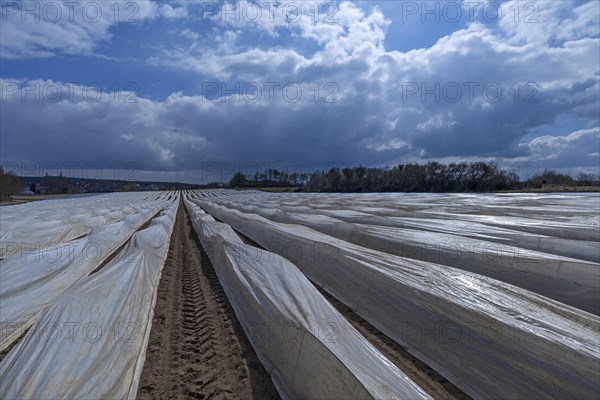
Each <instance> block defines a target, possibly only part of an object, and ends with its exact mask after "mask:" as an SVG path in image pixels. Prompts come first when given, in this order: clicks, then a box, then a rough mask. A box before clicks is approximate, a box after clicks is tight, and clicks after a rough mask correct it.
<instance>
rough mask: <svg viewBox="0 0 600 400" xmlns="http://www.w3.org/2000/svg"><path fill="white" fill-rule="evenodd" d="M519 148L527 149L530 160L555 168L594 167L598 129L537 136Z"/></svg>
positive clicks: (598, 136)
mask: <svg viewBox="0 0 600 400" xmlns="http://www.w3.org/2000/svg"><path fill="white" fill-rule="evenodd" d="M521 146H524V147H526V148H528V150H529V152H530V154H531V155H530V159H531V160H534V161H539V162H541V163H543V162H548V163H549V165H552V166H555V167H562V168H566V167H571V166H580V167H596V168H599V169H600V164H598V162H599V161H598V152H597V151H596V152H593V150H599V149H600V128H592V129H583V130H579V131H575V132H572V133H570V134H568V135H566V136H550V135H544V136H539V137H536V138H534V139H532V140H531V141H529V142H528V143H523V144H522V145H521Z"/></svg>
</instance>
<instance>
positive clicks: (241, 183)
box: [229, 161, 598, 193]
mask: <svg viewBox="0 0 600 400" xmlns="http://www.w3.org/2000/svg"><path fill="white" fill-rule="evenodd" d="M597 184H598V177H597V176H594V175H592V174H587V173H583V172H581V173H579V175H578V176H577V177H576V178H573V177H571V176H570V175H569V174H565V173H559V172H557V171H554V170H548V169H546V170H543V171H539V172H537V173H536V174H534V175H533V176H531V177H530V178H528V179H525V180H521V178H520V177H519V176H518V174H517V173H516V172H514V171H506V170H503V169H501V168H500V167H499V166H498V164H496V163H494V162H485V161H480V162H457V163H447V164H446V163H440V162H436V161H430V162H428V163H425V164H419V163H407V164H399V165H395V166H393V167H383V168H378V167H365V166H358V167H353V168H331V169H329V170H327V171H315V172H313V173H303V174H298V173H294V174H286V173H285V172H282V171H278V170H266V171H265V172H264V173H256V174H254V175H253V176H245V175H244V174H242V173H241V172H238V173H237V174H235V175H234V176H233V178H232V179H231V180H230V182H229V187H232V188H242V187H246V188H252V187H256V188H258V187H277V186H279V187H281V186H286V187H293V188H298V189H299V190H300V189H301V190H303V191H308V192H347V193H360V192H489V191H499V190H510V189H527V188H541V187H543V186H545V185H563V186H591V185H597Z"/></svg>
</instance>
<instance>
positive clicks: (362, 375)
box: [186, 201, 430, 399]
mask: <svg viewBox="0 0 600 400" xmlns="http://www.w3.org/2000/svg"><path fill="white" fill-rule="evenodd" d="M186 206H187V207H188V210H189V211H190V215H191V218H192V221H193V225H194V228H195V230H196V232H197V233H198V235H199V237H200V240H201V242H202V244H203V246H204V247H205V248H206V250H207V253H208V255H209V257H210V259H211V261H212V262H213V265H214V267H215V271H216V272H217V276H218V278H219V281H220V282H221V285H222V286H223V289H224V290H225V293H226V294H227V297H228V299H229V301H230V303H231V304H232V306H233V309H234V311H235V313H236V316H237V317H238V320H239V321H240V323H241V325H242V327H243V328H244V331H245V332H246V334H247V335H248V336H249V337H250V339H251V343H252V346H253V347H254V349H255V351H256V353H257V354H258V356H259V358H260V360H261V362H262V363H263V365H264V366H265V369H266V370H267V372H268V373H269V374H270V375H271V377H272V379H273V382H274V384H275V386H276V387H277V390H278V392H279V393H280V395H281V396H282V397H283V398H286V399H300V398H302V399H368V398H371V399H392V398H393V399H427V398H430V397H429V396H428V395H427V394H426V393H425V392H424V391H423V390H422V389H421V388H420V387H419V386H418V385H417V384H415V383H414V382H413V381H412V380H411V379H410V378H408V377H407V376H406V375H405V374H404V373H403V372H401V371H400V370H399V369H398V368H397V367H396V366H394V365H393V364H392V363H391V362H390V361H389V360H388V359H387V358H386V357H385V356H384V355H383V354H381V353H380V352H379V351H378V350H377V349H375V348H374V347H373V346H372V345H371V344H370V343H369V342H368V341H367V340H366V339H365V338H364V337H363V336H362V335H361V334H360V333H359V332H358V331H356V329H355V328H354V327H352V325H350V323H349V322H348V321H347V320H346V319H345V318H344V317H343V316H342V315H341V314H340V313H339V312H338V311H337V310H336V309H335V308H334V307H333V306H332V305H331V304H330V303H329V302H328V301H327V300H326V299H325V298H324V297H323V296H322V295H321V294H320V293H319V292H318V291H317V290H316V288H315V287H314V286H313V285H312V284H311V283H310V282H309V281H308V279H306V277H305V276H304V275H303V274H302V273H301V272H300V271H299V270H298V269H297V268H296V266H295V265H293V264H292V263H290V262H289V261H287V260H286V259H284V258H282V257H279V256H276V255H274V254H272V253H269V252H266V251H263V250H260V249H258V248H255V247H249V246H245V245H244V243H243V242H242V241H241V240H240V238H239V237H238V236H237V234H235V233H234V232H233V230H232V229H231V228H230V227H229V226H227V225H225V224H222V223H218V222H215V220H214V219H213V218H212V217H211V216H209V215H207V214H204V212H203V211H202V210H200V209H199V208H198V207H196V206H194V205H192V204H191V203H189V202H187V201H186Z"/></svg>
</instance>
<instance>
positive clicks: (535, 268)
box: [219, 196, 600, 315]
mask: <svg viewBox="0 0 600 400" xmlns="http://www.w3.org/2000/svg"><path fill="white" fill-rule="evenodd" d="M247 197H248V199H247V201H244V202H236V201H226V198H225V200H220V201H219V203H220V204H222V205H225V206H227V207H231V208H235V209H238V210H239V211H242V212H251V213H256V214H259V215H261V216H263V217H266V218H269V219H271V220H273V221H276V222H283V223H294V224H300V225H304V226H308V227H310V228H313V229H315V230H317V231H319V232H322V233H325V234H328V235H331V236H333V237H336V238H339V239H342V240H347V241H349V242H352V243H355V244H358V245H361V246H365V247H368V248H371V249H375V250H380V251H384V252H386V253H390V254H395V255H399V256H402V257H407V258H413V259H417V260H422V261H430V262H435V263H438V264H444V265H449V266H452V267H456V268H460V269H464V270H467V271H471V272H476V273H478V274H482V275H486V276H489V277H491V278H495V279H499V280H502V281H504V282H507V283H510V284H513V285H517V286H519V287H522V288H524V289H528V290H532V291H534V292H536V293H539V294H541V295H544V296H548V297H550V298H552V299H555V300H558V301H561V302H563V303H565V304H569V305H572V306H575V307H578V308H580V309H582V310H584V311H588V312H591V313H594V314H596V315H598V314H600V264H598V263H597V262H590V261H586V260H578V259H574V258H567V257H562V256H558V255H554V254H549V253H543V252H538V251H529V250H524V249H522V248H521V247H520V246H519V244H520V243H519V242H516V243H515V242H514V241H513V242H512V243H513V244H516V245H514V246H513V245H507V244H502V243H497V241H494V242H490V241H489V240H488V238H489V237H490V235H491V234H493V232H491V231H493V229H494V228H491V227H488V230H489V231H490V232H489V234H488V235H483V234H480V235H479V236H478V237H477V236H476V237H477V238H472V237H467V236H461V235H456V234H454V233H450V232H451V229H450V228H447V229H446V230H445V232H440V231H437V232H436V231H431V230H421V229H418V228H419V227H420V226H422V225H421V224H420V223H419V221H417V220H416V219H412V221H409V222H405V224H406V225H408V226H410V227H411V229H407V228H398V227H389V226H377V225H371V224H354V223H348V222H343V221H342V220H340V219H336V218H332V217H329V216H326V215H319V214H315V213H308V214H307V213H296V212H285V211H280V208H281V207H276V208H275V207H265V206H259V205H256V204H257V203H256V202H254V201H253V198H252V196H247ZM242 199H244V200H246V198H245V197H244V198H242ZM239 200H241V199H238V201H239ZM247 203H249V204H247ZM371 218H377V217H373V216H371ZM380 218H381V217H380ZM368 220H369V217H365V218H364V219H363V221H365V222H366V221H368ZM406 220H408V219H406V218H405V219H403V221H406ZM393 222H396V223H397V224H400V223H402V222H398V221H397V219H396V220H394V221H393ZM444 222H449V221H444V220H442V221H441V223H440V225H443V223H444ZM431 224H433V223H431ZM465 225H468V223H464V224H457V225H456V226H454V232H456V231H457V230H458V229H461V228H462V229H463V230H467V232H468V229H469V227H468V226H465ZM425 226H427V225H425ZM520 237H522V235H520ZM552 239H555V238H552ZM560 241H566V242H573V241H567V240H565V239H556V240H555V241H554V242H553V243H554V244H555V245H557V244H559V242H560ZM546 243H547V242H546ZM576 243H581V242H576ZM583 243H584V244H587V246H584V245H581V246H580V247H579V249H580V250H590V251H589V253H588V255H589V257H590V258H592V256H593V249H595V250H596V253H597V252H600V246H599V244H598V243H592V242H583ZM565 251H566V249H565ZM597 257H600V255H598V254H597ZM597 257H596V258H597Z"/></svg>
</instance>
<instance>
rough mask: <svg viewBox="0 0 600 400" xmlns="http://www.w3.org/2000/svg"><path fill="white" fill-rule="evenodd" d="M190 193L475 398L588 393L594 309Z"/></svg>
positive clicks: (597, 359)
mask: <svg viewBox="0 0 600 400" xmlns="http://www.w3.org/2000/svg"><path fill="white" fill-rule="evenodd" d="M211 200H212V199H211V198H210V197H207V198H206V199H200V200H194V202H197V203H198V204H199V205H201V206H202V207H203V208H204V209H205V210H206V211H207V212H209V213H210V214H211V215H213V216H214V217H215V218H218V219H220V220H222V221H223V222H225V223H227V224H230V225H231V226H232V227H233V228H235V229H238V230H239V231H240V232H242V233H243V234H245V235H247V236H249V237H250V238H252V239H253V240H255V241H257V242H258V243H259V244H261V245H262V246H264V247H265V248H267V249H269V250H272V251H274V252H275V253H278V254H280V255H282V256H284V257H286V258H288V259H290V260H291V261H292V262H294V263H295V264H296V265H297V266H298V267H299V268H300V269H301V270H302V272H304V273H305V274H306V275H307V276H308V277H309V278H310V279H312V280H314V281H315V282H317V283H318V284H320V285H321V286H323V287H324V288H325V289H326V290H328V291H329V292H330V293H332V294H333V295H334V296H335V297H336V298H338V299H339V300H341V301H342V302H344V303H345V304H347V305H348V306H349V307H351V308H352V309H353V310H354V311H356V312H357V313H358V314H359V315H361V316H362V317H363V318H365V319H366V320H367V321H369V322H370V323H371V324H373V325H374V326H375V327H377V328H378V329H380V330H381V331H382V332H384V333H385V334H386V335H388V336H389V337H391V338H392V339H394V340H395V341H397V342H398V343H400V344H402V345H404V346H406V347H407V349H408V350H409V351H410V352H411V353H413V354H415V355H416V356H417V357H419V358H420V359H421V360H423V361H425V362H426V363H427V364H429V365H430V366H431V367H433V368H434V369H436V370H437V371H438V372H439V373H441V374H442V375H443V376H445V377H446V378H447V379H448V380H450V381H451V382H452V383H454V384H455V385H456V386H458V387H459V388H461V389H462V390H463V391H465V392H466V393H467V394H469V395H471V396H473V397H475V398H560V399H568V398H570V399H584V398H586V399H588V398H589V399H592V398H593V399H596V398H598V397H599V396H600V383H599V382H598V376H599V375H600V354H599V345H600V342H599V338H600V319H599V318H598V317H596V316H593V315H592V314H588V313H586V312H583V311H580V310H578V309H575V308H572V307H569V306H566V305H564V304H561V303H559V302H556V301H553V300H550V299H547V298H545V297H542V296H539V295H537V294H535V293H532V292H529V291H527V290H523V289H520V288H518V287H515V286H512V285H509V284H505V283H503V282H500V281H497V280H494V279H490V278H487V277H485V276H481V275H478V274H474V273H469V272H466V271H461V270H458V269H455V268H452V267H448V266H443V265H438V264H434V263H429V262H423V261H419V260H406V259H404V258H402V257H398V256H394V255H390V254H386V253H383V252H379V251H375V250H371V249H368V248H365V247H362V246H358V245H355V244H351V243H348V242H345V241H342V240H339V239H335V238H333V237H331V236H327V235H324V234H321V233H318V232H316V231H314V230H312V229H309V228H306V227H303V226H299V225H292V224H282V223H276V222H273V221H270V220H267V219H265V218H263V217H260V216H258V215H256V214H242V213H241V212H239V211H236V210H230V209H227V208H225V207H222V206H219V205H217V204H215V203H212V202H211Z"/></svg>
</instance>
